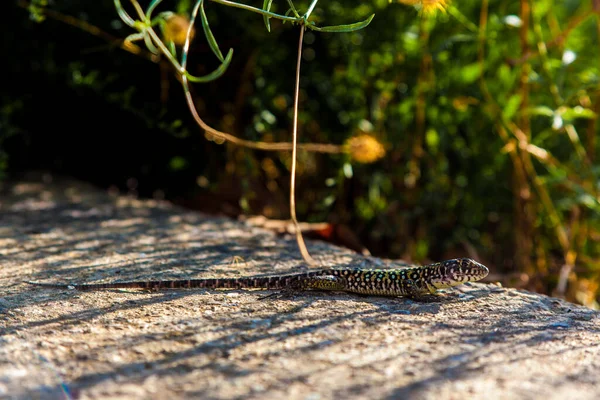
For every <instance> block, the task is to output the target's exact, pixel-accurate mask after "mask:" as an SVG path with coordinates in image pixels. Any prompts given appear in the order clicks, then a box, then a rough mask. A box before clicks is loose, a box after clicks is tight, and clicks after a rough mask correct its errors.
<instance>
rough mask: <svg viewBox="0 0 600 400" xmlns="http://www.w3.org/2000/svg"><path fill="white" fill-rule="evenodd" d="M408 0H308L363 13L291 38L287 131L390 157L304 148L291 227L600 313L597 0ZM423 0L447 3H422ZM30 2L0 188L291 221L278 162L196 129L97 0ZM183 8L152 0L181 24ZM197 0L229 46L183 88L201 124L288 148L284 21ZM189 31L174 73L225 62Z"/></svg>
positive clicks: (158, 64) (7, 9)
mask: <svg viewBox="0 0 600 400" xmlns="http://www.w3.org/2000/svg"><path fill="white" fill-rule="evenodd" d="M308 3H309V2H307V1H303V2H298V3H295V4H296V6H297V8H298V9H300V10H305V9H306V8H307V6H308ZM404 3H409V4H403V3H399V2H388V0H369V1H356V0H346V1H333V0H332V1H327V2H326V1H322V2H319V3H318V4H317V7H316V9H315V11H314V13H313V16H312V17H311V20H314V21H315V22H317V23H318V24H321V25H335V24H347V23H351V22H355V21H359V20H363V19H365V18H366V17H368V16H369V15H370V14H372V13H375V18H374V20H373V21H372V22H371V24H370V25H369V26H368V27H367V28H365V29H363V30H360V31H357V32H351V33H322V32H311V31H308V32H307V33H306V34H305V40H304V44H305V46H304V54H303V64H302V78H301V97H300V109H301V112H300V116H299V120H300V131H299V132H300V139H299V140H300V142H314V143H333V144H343V143H349V142H348V141H349V140H351V138H355V139H356V138H357V137H358V138H364V137H365V136H361V135H364V134H367V135H369V136H368V137H369V138H372V139H369V140H371V141H373V139H375V141H373V143H375V144H377V146H378V145H379V144H382V145H383V148H384V149H385V153H384V154H382V155H383V157H382V158H380V159H378V160H377V161H376V162H370V163H366V162H361V161H365V160H364V159H363V158H364V157H363V158H361V156H360V154H361V152H362V153H363V155H364V153H365V152H367V153H368V152H369V151H375V150H373V148H375V149H376V150H377V149H378V147H377V146H375V147H373V146H371V147H370V145H369V143H371V142H368V141H367V142H366V143H367V145H366V146H365V145H363V146H360V145H359V146H357V147H356V148H357V149H358V150H357V151H358V153H356V152H355V153H354V156H352V154H347V153H342V154H335V155H331V154H318V153H310V152H300V154H299V164H298V178H297V185H298V188H297V191H296V194H297V204H298V216H299V218H300V219H301V220H302V221H308V222H328V223H330V226H331V227H338V228H340V229H338V230H337V231H338V232H341V233H339V235H342V236H343V235H344V233H343V232H353V233H354V234H356V236H357V237H358V239H359V240H360V242H361V243H362V244H363V245H364V246H366V247H367V248H368V249H369V250H370V252H371V253H372V254H374V255H377V256H382V257H389V258H403V259H405V260H407V261H411V262H417V263H421V262H427V261H431V260H439V259H446V258H451V257H455V256H470V257H473V258H476V259H478V260H479V261H481V262H483V263H485V264H486V265H488V266H489V267H490V268H491V270H492V274H491V275H490V279H489V280H492V281H500V282H502V283H503V284H504V285H507V286H514V287H520V288H526V289H530V290H534V291H538V292H542V293H548V294H552V295H557V296H564V297H566V298H567V299H569V300H571V301H576V302H578V303H581V304H586V305H588V306H592V307H598V300H599V299H600V289H599V287H600V258H599V252H600V224H599V222H600V218H599V217H600V213H599V211H600V202H599V200H600V197H599V184H598V177H599V176H598V175H599V174H600V165H599V164H598V162H599V161H598V160H597V159H598V156H597V153H598V150H599V146H600V145H599V144H598V141H597V139H596V138H597V135H598V133H599V130H600V128H599V124H598V113H599V111H600V101H599V100H600V98H599V97H600V81H599V74H600V71H599V68H600V41H599V36H600V20H599V18H600V1H598V0H593V1H575V0H567V1H551V0H538V1H535V2H534V1H533V0H521V1H508V0H505V1H485V0H484V1H481V2H466V1H458V0H456V1H454V2H452V3H449V2H447V1H433V0H428V1H425V0H424V2H423V3H424V4H421V2H420V1H404ZM123 4H124V6H125V7H126V8H127V7H128V4H127V2H124V3H123ZM142 4H143V5H146V4H145V3H144V2H142ZM248 4H252V5H254V6H256V7H259V8H260V7H261V5H262V4H261V2H259V1H258V0H253V1H252V2H248ZM427 4H434V5H440V6H445V12H441V11H439V10H438V12H434V13H431V14H427V13H419V11H418V10H419V7H422V6H427ZM33 6H34V7H33ZM33 6H32V4H31V3H28V2H25V1H15V2H12V3H11V2H9V4H5V5H3V6H2V8H3V9H4V10H3V11H4V12H3V16H4V23H3V24H2V26H1V27H0V30H1V31H2V32H1V33H2V37H3V38H4V40H3V41H2V44H1V46H2V47H3V49H2V54H4V57H3V62H2V64H3V66H4V68H3V70H4V72H3V73H2V74H1V76H0V85H1V86H0V87H2V91H0V172H1V173H2V179H6V178H10V177H14V178H17V179H18V177H19V176H20V174H22V173H23V172H24V171H28V170H31V169H43V170H49V171H52V172H55V173H61V174H68V175H71V176H75V177H78V178H82V179H85V180H87V181H90V182H93V183H95V184H97V185H99V186H102V187H107V188H108V187H112V188H114V189H118V190H120V191H122V192H128V193H130V194H132V195H137V196H141V197H157V198H167V199H169V200H172V201H175V202H177V203H179V204H183V205H186V206H189V207H193V208H197V209H201V210H204V211H209V212H221V213H226V214H228V215H232V216H235V215H239V214H240V213H244V214H262V215H265V216H266V217H268V218H273V219H286V218H289V207H288V201H289V199H288V190H289V173H290V171H289V168H290V158H291V153H290V152H267V151H256V150H249V149H245V148H242V147H239V146H234V145H231V144H227V143H226V144H223V143H220V142H216V141H215V140H210V139H214V138H211V137H208V138H207V137H205V135H204V132H203V131H202V130H201V129H199V128H198V127H197V126H196V125H195V122H194V121H193V119H192V118H191V116H190V112H189V110H188V108H187V107H186V105H185V101H184V98H183V93H182V89H181V85H180V84H179V82H178V81H177V79H175V77H174V74H173V73H172V71H171V70H170V69H169V67H168V65H167V64H166V63H164V62H163V61H164V60H160V58H156V57H149V56H148V54H147V53H144V52H139V53H138V54H134V53H133V52H131V51H125V50H123V49H121V48H120V45H121V43H122V40H123V39H124V38H125V37H127V36H128V35H129V34H131V33H133V32H132V30H131V28H129V27H128V26H125V25H124V24H123V23H122V22H121V20H120V19H119V18H118V16H117V13H116V11H115V8H114V5H113V4H112V2H87V1H85V2H84V1H76V0H75V1H74V0H71V1H66V0H65V1H59V0H55V1H53V2H48V3H47V2H46V1H45V0H36V1H35V2H34V3H33ZM193 6H194V2H192V1H191V0H179V1H170V2H168V1H165V2H164V3H163V4H162V5H161V6H160V7H159V8H160V11H164V10H172V11H173V12H176V13H178V14H180V15H181V16H183V17H188V16H189V13H190V11H191V9H192V7H193ZM205 8H206V12H207V15H208V19H209V21H210V24H211V28H212V31H213V33H214V34H215V36H216V37H217V39H218V42H219V44H220V46H221V49H222V50H223V52H225V51H226V50H228V49H229V48H233V49H234V56H233V61H232V63H231V65H230V66H229V68H228V70H227V72H226V73H225V74H224V75H223V76H222V77H221V78H219V79H217V80H216V81H214V82H210V83H207V84H194V85H193V92H194V98H195V102H196V106H197V108H198V110H199V113H200V115H201V116H202V117H203V119H204V120H205V121H206V122H207V123H209V124H210V125H212V126H213V127H215V128H217V129H221V130H224V131H226V132H230V133H232V134H234V135H236V136H238V137H241V138H245V139H250V140H256V141H267V142H269V141H283V142H289V141H290V140H291V126H292V125H291V124H292V118H291V116H292V114H291V104H292V100H293V87H294V74H295V62H296V47H297V40H298V33H299V30H298V27H297V26H292V25H290V24H289V23H286V24H282V23H281V22H280V21H277V20H271V32H270V33H269V32H267V30H266V29H265V26H264V22H263V18H262V17H261V16H260V15H258V14H255V13H251V12H248V11H245V10H239V9H234V8H228V7H225V6H223V5H220V4H216V3H212V2H208V3H207V4H206V7H205ZM272 9H273V11H276V12H278V13H280V14H283V13H285V10H286V9H287V3H286V2H283V1H276V2H274V4H273V6H272ZM182 21H183V24H184V25H185V18H184V19H183V20H182ZM82 28H83V29H82ZM197 28H199V29H196V35H195V39H194V41H193V43H192V46H191V49H190V54H189V70H190V72H191V73H194V74H198V75H202V74H206V73H209V72H210V71H212V70H213V69H214V68H215V67H216V66H218V62H217V60H216V59H215V58H214V56H213V55H212V53H211V50H210V47H209V45H208V42H207V40H206V38H205V37H204V35H203V34H202V29H201V28H200V27H199V26H198V27H197ZM207 139H208V140H207ZM363 144H364V143H363ZM367 158H368V157H367ZM333 231H335V229H333Z"/></svg>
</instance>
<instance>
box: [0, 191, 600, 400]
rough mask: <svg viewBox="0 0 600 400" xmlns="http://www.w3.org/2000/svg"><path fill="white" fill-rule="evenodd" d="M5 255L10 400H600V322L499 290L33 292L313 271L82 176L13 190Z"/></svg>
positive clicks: (325, 256) (289, 245)
mask: <svg viewBox="0 0 600 400" xmlns="http://www.w3.org/2000/svg"><path fill="white" fill-rule="evenodd" d="M308 245H309V248H310V250H311V253H312V254H313V255H314V256H315V258H317V259H318V260H319V261H320V262H321V263H322V264H324V265H328V266H333V265H348V264H353V265H358V264H362V265H372V266H377V267H385V266H386V265H390V264H391V263H390V262H388V261H384V260H379V259H376V258H365V257H362V256H359V255H356V254H353V253H352V252H350V251H348V250H344V249H341V248H337V247H334V246H331V245H328V244H324V243H320V242H309V243H308ZM0 256H1V258H0V334H1V337H0V397H2V398H15V399H21V398H44V399H59V398H81V399H88V398H103V399H104V398H111V399H150V398H152V399H170V400H172V399H179V398H182V399H187V398H202V399H247V398H250V399H254V398H256V399H258V398H260V399H311V400H317V399H330V398H336V399H342V398H344V399H345V398H356V399H367V398H373V399H375V398H376V399H388V398H389V399H466V398H468V399H486V400H490V399H507V398H511V399H512V398H519V399H540V398H543V399H566V398H568V399H574V398H577V399H598V398H600V384H599V382H600V313H598V312H596V311H593V310H590V309H587V308H584V307H580V306H576V305H574V304H570V303H567V302H565V301H562V300H559V299H555V298H550V297H547V296H542V295H537V294H533V293H529V292H525V291H517V290H512V289H505V288H501V287H498V286H497V285H493V284H471V285H468V286H463V287H460V288H456V289H454V290H448V291H446V293H445V294H444V295H443V296H440V297H438V298H434V299H428V300H427V301H415V300H410V299H405V298H383V297H368V296H362V297H361V296H357V295H352V294H344V293H321V292H313V293H305V294H298V295H295V296H288V297H283V298H267V299H261V297H263V296H264V295H265V294H266V292H262V291H222V290H221V291H206V290H171V291H162V292H144V291H135V290H112V291H96V292H76V291H73V290H60V289H42V288H37V287H31V286H29V285H26V284H23V283H22V281H23V280H38V281H47V282H101V281H114V280H129V279H149V278H153V279H159V278H160V279H175V278H188V277H208V276H241V275H254V274H266V273H268V274H271V273H283V272H290V271H299V270H303V269H305V268H306V267H305V266H304V265H303V263H302V262H301V260H300V259H299V255H298V251H297V249H296V244H295V241H294V239H293V238H292V237H288V236H285V237H277V236H275V235H274V234H272V233H271V232H269V231H266V230H263V229H259V228H254V227H250V226H246V225H244V224H243V223H240V222H236V221H233V220H230V219H225V218H215V217H209V216H206V215H203V214H200V213H195V212H189V211H185V210H182V209H179V208H177V207H174V206H171V205H169V204H167V203H162V202H155V201H137V200H134V199H129V198H125V197H111V196H108V195H107V194H105V193H104V192H100V191H98V190H97V189H94V188H92V187H89V186H87V185H85V184H82V183H80V182H73V181H65V180H60V181H56V180H55V181H54V182H47V183H42V181H28V182H21V183H18V184H14V185H6V186H5V187H4V188H3V192H2V195H1V197H0Z"/></svg>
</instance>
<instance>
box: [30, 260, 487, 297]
mask: <svg viewBox="0 0 600 400" xmlns="http://www.w3.org/2000/svg"><path fill="white" fill-rule="evenodd" d="M488 273H489V270H488V268H487V267H486V266H484V265H482V264H480V263H478V262H477V261H474V260H472V259H469V258H456V259H451V260H446V261H442V262H438V263H434V264H428V265H423V266H413V267H407V268H395V269H367V268H360V267H352V268H330V269H320V270H315V271H308V272H301V273H292V274H283V275H273V276H250V277H241V278H203V279H182V280H170V281H169V280H148V281H126V282H112V283H84V284H65V283H42V282H31V281H27V283H29V284H32V285H36V286H42V287H46V288H60V289H68V288H70V289H77V290H98V289H117V288H137V289H149V290H160V289H180V288H205V289H282V290H293V291H303V290H328V291H342V292H351V293H358V294H367V295H378V296H409V297H418V296H420V295H424V294H428V293H430V294H435V292H436V290H437V289H444V288H449V287H452V286H457V285H460V284H462V283H465V282H473V281H478V280H481V279H483V278H485V277H486V276H487V275H488Z"/></svg>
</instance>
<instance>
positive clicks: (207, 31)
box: [200, 0, 224, 62]
mask: <svg viewBox="0 0 600 400" xmlns="http://www.w3.org/2000/svg"><path fill="white" fill-rule="evenodd" d="M200 18H201V19H202V29H204V34H205V35H206V40H208V44H209V46H210V49H211V50H212V52H213V53H215V56H217V58H218V59H219V61H221V62H224V59H223V54H222V53H221V50H219V45H218V44H217V41H216V40H215V37H214V35H213V34H212V31H211V30H210V26H209V25H208V18H206V13H205V12H204V0H200Z"/></svg>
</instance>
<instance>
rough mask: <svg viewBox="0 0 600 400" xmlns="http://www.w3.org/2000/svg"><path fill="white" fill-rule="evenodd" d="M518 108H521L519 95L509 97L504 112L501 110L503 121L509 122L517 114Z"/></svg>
mask: <svg viewBox="0 0 600 400" xmlns="http://www.w3.org/2000/svg"><path fill="white" fill-rule="evenodd" d="M520 106H521V95H520V94H513V95H512V96H510V98H509V99H508V101H507V102H506V105H505V106H504V110H502V117H504V119H505V120H510V119H511V118H512V117H513V116H514V115H515V114H516V113H517V111H518V110H519V107H520Z"/></svg>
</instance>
